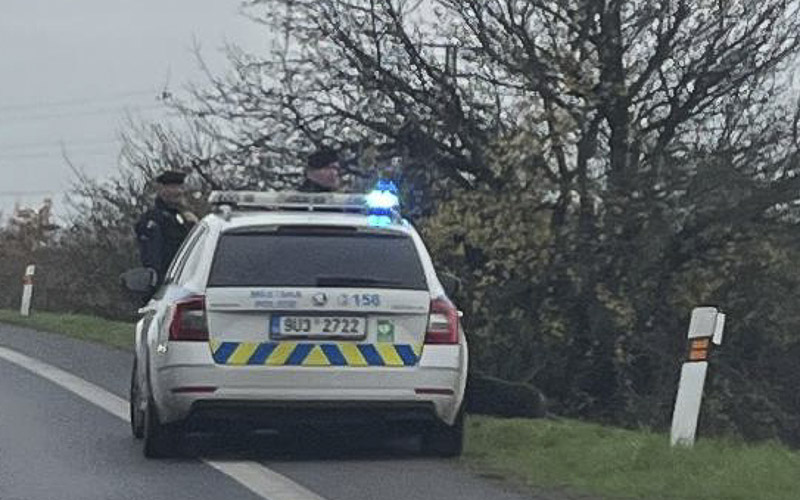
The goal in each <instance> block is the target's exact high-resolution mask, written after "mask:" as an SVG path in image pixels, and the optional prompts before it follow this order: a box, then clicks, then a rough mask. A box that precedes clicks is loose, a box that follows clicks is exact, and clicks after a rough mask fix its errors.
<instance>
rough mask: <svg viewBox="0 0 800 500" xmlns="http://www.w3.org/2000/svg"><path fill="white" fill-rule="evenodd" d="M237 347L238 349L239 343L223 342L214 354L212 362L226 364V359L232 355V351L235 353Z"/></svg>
mask: <svg viewBox="0 0 800 500" xmlns="http://www.w3.org/2000/svg"><path fill="white" fill-rule="evenodd" d="M237 347H239V342H223V343H222V345H220V346H219V348H217V351H216V352H215V353H214V361H215V362H217V363H219V364H223V365H224V364H225V363H227V362H228V358H230V357H231V354H233V351H235V350H236V348H237Z"/></svg>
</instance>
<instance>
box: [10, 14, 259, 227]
mask: <svg viewBox="0 0 800 500" xmlns="http://www.w3.org/2000/svg"><path fill="white" fill-rule="evenodd" d="M240 3H241V2H240V0H70V1H64V0H0V211H2V212H3V213H4V214H6V215H7V214H8V213H9V212H10V211H11V209H12V208H13V206H14V203H15V201H19V202H21V203H23V204H38V201H40V200H41V199H42V198H44V197H45V196H47V193H50V196H51V197H53V198H54V200H55V201H56V204H57V206H58V200H59V198H60V197H61V194H62V193H63V192H64V191H66V190H67V189H68V187H69V183H70V179H71V178H72V174H71V173H70V171H69V169H68V168H67V166H66V165H65V163H64V161H63V160H62V158H61V145H60V144H61V143H62V142H63V144H64V145H65V147H66V149H67V151H68V152H69V155H70V157H71V158H72V159H73V160H75V161H76V163H78V164H79V165H81V166H82V167H83V168H84V169H85V171H86V172H87V173H88V174H89V175H91V176H94V177H105V176H109V175H112V174H113V173H114V172H115V170H116V168H117V166H116V154H117V152H118V149H119V144H118V142H117V138H116V136H117V131H118V130H119V129H120V127H121V124H122V122H123V119H124V116H125V113H126V110H127V111H130V112H132V113H133V114H134V115H137V116H141V117H145V118H147V117H150V118H157V117H159V116H161V114H162V113H163V110H162V108H161V107H160V105H159V103H158V101H157V100H156V96H157V95H158V93H159V91H160V90H161V89H162V88H163V87H164V85H165V84H167V83H168V84H169V88H170V90H172V91H173V92H174V91H180V90H181V88H182V86H183V85H184V84H185V83H186V82H187V81H190V80H194V81H202V75H201V74H200V71H199V69H198V67H197V62H196V60H195V59H194V56H193V54H192V46H193V43H194V40H195V39H196V40H197V41H199V42H200V44H201V47H202V51H203V54H204V57H205V59H206V60H207V61H208V63H209V65H210V66H211V67H212V70H214V71H223V70H224V68H225V63H224V58H223V57H222V55H221V54H220V53H219V49H220V47H222V45H223V44H224V42H225V41H230V42H234V43H237V44H239V45H242V46H244V47H246V48H248V49H250V50H258V49H259V48H264V47H266V46H267V44H268V35H267V33H265V31H264V28H263V27H259V26H257V25H256V24H254V23H252V22H250V21H248V20H247V19H246V18H244V17H242V16H241V15H240V14H239V13H238V11H239V6H240ZM18 192H24V193H31V194H17V193H18Z"/></svg>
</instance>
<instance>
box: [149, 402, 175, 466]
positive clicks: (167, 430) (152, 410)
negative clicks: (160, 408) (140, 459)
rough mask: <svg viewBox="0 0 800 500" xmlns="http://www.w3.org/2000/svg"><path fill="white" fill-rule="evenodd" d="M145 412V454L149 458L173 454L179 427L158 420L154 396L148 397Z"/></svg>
mask: <svg viewBox="0 0 800 500" xmlns="http://www.w3.org/2000/svg"><path fill="white" fill-rule="evenodd" d="M144 413H145V417H144V456H145V457H147V458H166V457H171V456H173V455H174V454H175V450H176V447H177V438H178V435H177V429H175V428H174V427H173V426H168V425H164V424H162V423H161V422H159V421H158V414H157V411H156V404H155V402H154V401H153V398H148V400H147V408H146V409H145V412H144Z"/></svg>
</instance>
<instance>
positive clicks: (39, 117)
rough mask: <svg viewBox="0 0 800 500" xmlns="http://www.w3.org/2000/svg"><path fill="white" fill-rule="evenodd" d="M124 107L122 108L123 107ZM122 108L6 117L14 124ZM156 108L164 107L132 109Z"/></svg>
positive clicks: (109, 112) (138, 108)
mask: <svg viewBox="0 0 800 500" xmlns="http://www.w3.org/2000/svg"><path fill="white" fill-rule="evenodd" d="M123 109H124V108H123ZM123 109H120V108H101V109H97V110H92V111H72V112H66V113H51V114H43V115H30V116H19V117H15V116H6V118H8V120H9V121H8V124H9V125H11V124H14V125H16V124H17V123H19V122H29V121H39V120H52V119H53V118H73V117H80V116H96V115H108V114H117V113H119V112H120V111H122V110H123ZM156 109H164V106H163V105H162V104H155V105H152V104H151V105H149V106H137V107H136V108H135V109H134V111H137V112H139V111H152V110H156Z"/></svg>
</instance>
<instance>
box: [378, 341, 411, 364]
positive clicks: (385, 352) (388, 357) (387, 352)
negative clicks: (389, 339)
mask: <svg viewBox="0 0 800 500" xmlns="http://www.w3.org/2000/svg"><path fill="white" fill-rule="evenodd" d="M375 348H376V349H377V350H378V354H380V355H381V358H383V363H384V364H385V365H386V366H404V363H403V358H401V357H400V355H398V354H397V351H395V350H394V344H376V345H375Z"/></svg>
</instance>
